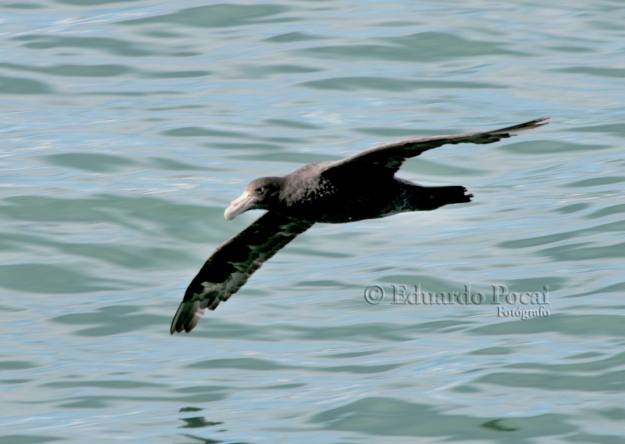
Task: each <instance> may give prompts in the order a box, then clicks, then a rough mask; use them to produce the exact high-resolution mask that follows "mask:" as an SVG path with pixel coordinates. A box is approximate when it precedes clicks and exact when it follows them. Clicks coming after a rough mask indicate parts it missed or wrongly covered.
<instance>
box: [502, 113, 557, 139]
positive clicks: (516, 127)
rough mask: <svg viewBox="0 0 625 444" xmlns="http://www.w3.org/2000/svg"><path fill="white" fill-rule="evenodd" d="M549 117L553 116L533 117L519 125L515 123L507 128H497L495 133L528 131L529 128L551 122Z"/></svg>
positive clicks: (510, 133)
mask: <svg viewBox="0 0 625 444" xmlns="http://www.w3.org/2000/svg"><path fill="white" fill-rule="evenodd" d="M549 119H551V117H539V118H538V119H533V120H530V121H529V122H524V123H521V124H519V125H514V126H509V127H506V128H502V129H500V130H497V131H496V132H495V133H496V134H506V133H507V134H509V135H513V134H512V133H515V132H519V131H527V130H531V129H534V128H539V127H541V126H545V125H548V124H549Z"/></svg>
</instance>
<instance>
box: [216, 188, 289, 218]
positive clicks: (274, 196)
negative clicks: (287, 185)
mask: <svg viewBox="0 0 625 444" xmlns="http://www.w3.org/2000/svg"><path fill="white" fill-rule="evenodd" d="M283 184H284V178H282V177H261V178H260V179H256V180H254V181H252V182H250V184H249V185H248V186H247V187H245V191H243V194H241V195H240V196H239V197H237V198H236V199H235V200H233V201H232V202H230V206H229V207H228V208H226V211H225V212H224V216H225V218H226V220H232V219H234V218H235V217H237V216H238V215H239V214H241V213H244V212H246V211H247V210H269V209H271V207H272V206H275V204H277V203H278V201H279V197H280V191H281V190H282V186H283Z"/></svg>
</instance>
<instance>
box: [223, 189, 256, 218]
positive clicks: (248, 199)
mask: <svg viewBox="0 0 625 444" xmlns="http://www.w3.org/2000/svg"><path fill="white" fill-rule="evenodd" d="M255 203H256V198H255V197H254V196H253V195H252V194H250V193H249V192H248V191H247V190H246V191H244V192H243V194H241V195H240V196H239V197H237V198H236V199H234V200H233V201H232V202H230V206H229V207H228V208H226V211H225V212H224V217H225V218H226V220H232V219H234V218H235V217H237V216H238V215H239V214H241V213H244V212H246V211H247V210H250V209H252V207H253V206H254V204H255Z"/></svg>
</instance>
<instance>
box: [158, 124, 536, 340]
mask: <svg viewBox="0 0 625 444" xmlns="http://www.w3.org/2000/svg"><path fill="white" fill-rule="evenodd" d="M547 119H548V117H545V118H540V119H535V120H531V121H529V122H526V123H522V124H520V125H514V126H510V127H506V128H502V129H498V130H494V131H483V132H477V133H468V134H458V135H453V136H435V137H424V138H410V139H405V140H400V141H397V142H391V143H386V144H383V145H378V146H374V147H373V148H369V149H368V150H365V151H363V152H361V153H359V154H355V155H353V156H350V157H347V158H345V159H342V160H336V161H323V162H315V163H311V164H308V165H305V166H304V167H302V168H300V169H299V170H297V171H294V172H292V173H291V174H289V175H287V176H284V177H262V178H260V179H256V180H254V181H252V182H251V183H250V184H249V185H248V186H247V187H246V188H245V191H243V194H242V195H241V196H239V197H238V198H237V199H235V200H233V201H232V202H231V204H230V206H229V207H228V208H227V209H226V211H225V213H224V215H225V217H226V219H227V220H232V219H234V218H235V217H236V216H238V215H239V214H241V213H243V212H245V211H248V210H266V213H265V214H263V215H262V216H261V217H260V218H258V219H257V220H256V221H255V222H253V223H252V224H251V225H250V226H248V227H247V228H246V229H245V230H243V231H241V232H240V233H238V234H236V235H235V236H233V237H231V238H230V239H228V240H227V241H226V242H224V243H223V244H221V245H220V246H219V247H217V249H216V250H215V252H214V253H213V255H212V256H211V257H209V258H208V260H207V261H206V263H205V264H204V266H203V267H202V269H201V270H200V271H199V273H198V274H197V276H195V278H194V279H193V280H192V281H191V284H189V287H188V288H187V291H186V292H185V295H184V298H183V300H182V302H181V303H180V306H179V307H178V311H177V312H176V315H175V316H174V319H173V321H172V323H171V328H170V332H171V334H174V333H176V332H181V331H182V330H184V331H186V332H187V333H188V332H190V331H191V330H193V328H194V327H195V326H196V325H197V323H198V321H199V320H200V318H201V317H202V315H203V314H204V310H205V309H207V308H208V309H209V310H214V309H215V308H217V305H219V303H220V302H223V301H227V300H228V298H229V297H230V296H232V295H233V294H234V293H236V292H237V291H238V290H239V289H240V288H241V287H242V286H243V285H244V284H245V282H247V280H248V279H249V277H250V276H251V275H252V273H254V272H255V271H256V270H258V269H259V268H260V266H261V265H262V264H263V263H264V262H265V261H266V260H268V259H269V258H271V257H272V256H273V255H274V254H276V253H277V252H278V251H279V250H280V249H281V248H283V247H284V246H286V245H287V244H288V243H289V242H291V241H292V240H293V239H295V237H296V236H297V235H298V234H301V233H303V232H304V231H306V230H307V229H309V228H310V227H311V226H312V225H313V224H315V223H317V222H324V223H344V222H354V221H359V220H364V219H375V218H379V217H385V216H390V215H392V214H397V213H403V212H406V211H428V210H434V209H435V208H439V207H442V206H443V205H447V204H456V203H465V202H471V198H472V197H473V195H472V194H467V190H466V188H464V187H463V186H444V187H425V186H422V185H417V184H415V183H412V182H410V181H407V180H405V179H400V178H399V177H396V176H395V173H396V172H397V171H398V170H399V168H400V167H401V165H402V164H403V163H404V161H405V160H406V159H408V158H410V157H415V156H418V155H419V154H421V153H423V152H424V151H427V150H431V149H432V148H437V147H439V146H442V145H447V144H458V143H477V144H486V143H493V142H497V141H499V140H501V139H504V138H508V137H511V136H513V135H514V134H513V133H515V132H518V131H525V130H530V129H533V128H537V127H539V126H542V125H546V124H547V123H548V122H547Z"/></svg>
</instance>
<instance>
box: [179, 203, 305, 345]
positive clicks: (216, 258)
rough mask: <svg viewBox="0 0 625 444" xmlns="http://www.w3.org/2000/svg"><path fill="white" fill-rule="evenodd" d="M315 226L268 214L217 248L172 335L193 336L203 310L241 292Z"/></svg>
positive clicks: (189, 293) (188, 293) (191, 286)
mask: <svg viewBox="0 0 625 444" xmlns="http://www.w3.org/2000/svg"><path fill="white" fill-rule="evenodd" d="M312 225H313V223H312V222H304V221H299V220H295V219H290V218H287V217H285V216H281V215H279V214H276V213H272V212H267V213H265V214H264V215H262V216H261V217H260V218H258V219H257V220H256V221H255V222H254V223H252V224H251V225H250V226H248V227H247V228H246V229H245V230H243V231H241V232H240V233H239V234H237V235H235V236H233V237H231V238H230V239H228V240H227V241H226V242H224V243H223V244H222V245H220V246H219V247H217V249H216V250H215V252H214V253H213V255H212V256H211V257H209V258H208V260H207V261H206V263H205V264H204V266H203V267H202V269H201V270H200V272H199V273H198V274H197V276H196V277H195V278H194V279H193V280H192V281H191V284H189V287H188V288H187V291H186V293H185V295H184V299H183V300H182V302H181V303H180V306H179V307H178V311H177V312H176V315H175V316H174V319H173V321H172V323H171V329H170V332H171V334H174V333H176V332H181V331H182V330H184V331H186V332H187V333H188V332H190V331H191V330H192V329H193V328H194V327H195V326H196V325H197V323H198V321H199V320H200V318H201V317H202V315H203V314H204V310H205V309H206V308H208V309H209V310H214V309H215V308H216V307H217V305H218V304H219V303H220V302H222V301H226V300H227V299H228V298H229V297H230V296H231V295H232V294H234V293H236V292H237V291H238V290H239V288H241V287H242V286H243V285H244V284H245V282H247V280H248V278H249V277H250V276H251V275H252V273H254V272H255V271H256V270H258V269H259V268H260V266H261V265H262V264H263V263H264V262H265V261H266V260H268V259H269V258H270V257H272V256H273V255H274V254H276V253H277V252H278V251H279V250H280V249H281V248H283V247H284V246H285V245H286V244H288V243H289V242H291V241H292V240H293V239H294V238H295V237H296V236H297V235H298V234H301V233H303V232H304V231H306V230H307V229H308V228H310V227H311V226H312Z"/></svg>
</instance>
